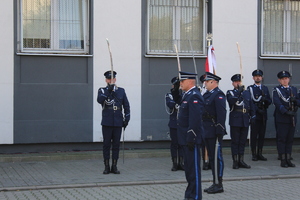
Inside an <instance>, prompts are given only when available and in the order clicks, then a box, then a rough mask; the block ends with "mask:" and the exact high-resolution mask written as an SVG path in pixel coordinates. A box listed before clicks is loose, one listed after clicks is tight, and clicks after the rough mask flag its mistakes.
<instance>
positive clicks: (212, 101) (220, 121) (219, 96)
mask: <svg viewBox="0 0 300 200" xmlns="http://www.w3.org/2000/svg"><path fill="white" fill-rule="evenodd" d="M220 80H221V78H220V77H219V76H217V75H214V74H212V73H210V72H206V73H205V79H204V81H205V87H206V89H207V91H206V92H205V93H204V94H203V98H204V104H205V106H204V113H203V126H204V130H205V145H206V147H207V151H208V156H209V162H210V165H211V168H212V174H213V184H212V185H211V186H210V187H209V188H206V189H204V192H207V193H208V194H214V193H220V192H224V189H223V184H222V181H223V171H224V160H223V155H222V143H223V136H224V135H225V134H226V129H225V120H226V97H225V94H224V93H223V92H222V91H221V90H220V89H219V87H218V84H219V81H220ZM216 143H218V146H217V148H216ZM216 150H217V163H215V151H216ZM215 168H217V172H215Z"/></svg>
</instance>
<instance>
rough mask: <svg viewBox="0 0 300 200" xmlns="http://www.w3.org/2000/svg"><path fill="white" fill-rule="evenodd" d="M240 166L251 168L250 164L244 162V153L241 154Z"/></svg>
mask: <svg viewBox="0 0 300 200" xmlns="http://www.w3.org/2000/svg"><path fill="white" fill-rule="evenodd" d="M239 167H240V168H246V169H250V168H251V166H250V165H247V164H246V163H245V162H244V155H239Z"/></svg>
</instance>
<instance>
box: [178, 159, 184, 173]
mask: <svg viewBox="0 0 300 200" xmlns="http://www.w3.org/2000/svg"><path fill="white" fill-rule="evenodd" d="M177 170H183V171H184V164H183V157H179V159H178V165H177Z"/></svg>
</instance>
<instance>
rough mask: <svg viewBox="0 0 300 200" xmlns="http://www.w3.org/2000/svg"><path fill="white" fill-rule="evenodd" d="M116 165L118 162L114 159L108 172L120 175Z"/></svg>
mask: <svg viewBox="0 0 300 200" xmlns="http://www.w3.org/2000/svg"><path fill="white" fill-rule="evenodd" d="M117 163H118V160H115V159H114V160H113V163H112V165H111V170H110V172H111V173H114V174H120V171H118V168H117Z"/></svg>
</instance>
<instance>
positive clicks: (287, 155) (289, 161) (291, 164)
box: [286, 154, 296, 167]
mask: <svg viewBox="0 0 300 200" xmlns="http://www.w3.org/2000/svg"><path fill="white" fill-rule="evenodd" d="M286 163H287V165H288V166H289V167H296V165H295V164H293V163H292V162H291V154H286Z"/></svg>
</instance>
